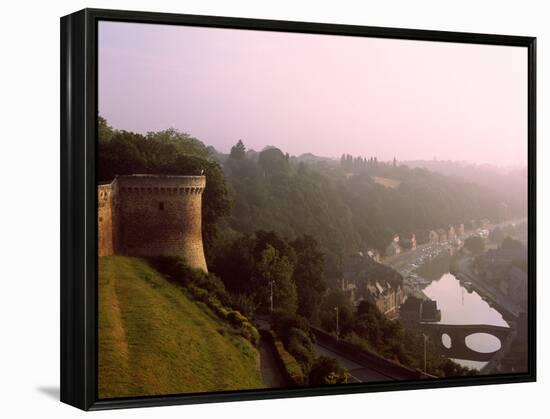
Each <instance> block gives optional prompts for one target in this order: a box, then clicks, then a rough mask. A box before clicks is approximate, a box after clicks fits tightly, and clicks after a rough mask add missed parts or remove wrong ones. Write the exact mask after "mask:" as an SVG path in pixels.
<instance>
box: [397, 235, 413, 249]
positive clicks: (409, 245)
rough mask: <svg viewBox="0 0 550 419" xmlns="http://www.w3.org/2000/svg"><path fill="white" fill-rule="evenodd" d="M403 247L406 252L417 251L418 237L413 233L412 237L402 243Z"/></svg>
mask: <svg viewBox="0 0 550 419" xmlns="http://www.w3.org/2000/svg"><path fill="white" fill-rule="evenodd" d="M400 244H401V247H402V248H403V249H406V250H415V249H416V235H415V234H414V233H412V234H411V235H410V236H408V237H406V238H405V239H403V240H401V241H400Z"/></svg>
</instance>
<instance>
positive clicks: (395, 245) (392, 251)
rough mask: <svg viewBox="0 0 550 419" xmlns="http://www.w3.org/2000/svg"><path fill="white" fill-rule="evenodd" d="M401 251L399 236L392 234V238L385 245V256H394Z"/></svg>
mask: <svg viewBox="0 0 550 419" xmlns="http://www.w3.org/2000/svg"><path fill="white" fill-rule="evenodd" d="M400 253H401V246H400V245H399V236H397V235H396V236H393V240H392V241H391V243H390V244H389V245H388V247H386V256H395V255H398V254H400Z"/></svg>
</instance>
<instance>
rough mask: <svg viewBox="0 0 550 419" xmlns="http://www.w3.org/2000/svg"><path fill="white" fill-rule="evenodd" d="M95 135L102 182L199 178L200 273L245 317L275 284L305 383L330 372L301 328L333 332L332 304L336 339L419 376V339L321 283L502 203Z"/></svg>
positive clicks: (163, 137) (452, 370)
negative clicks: (337, 316) (424, 232)
mask: <svg viewBox="0 0 550 419" xmlns="http://www.w3.org/2000/svg"><path fill="white" fill-rule="evenodd" d="M98 128H99V129H98V133H99V148H98V177H99V181H100V182H108V181H111V180H112V179H113V178H114V177H115V176H116V175H123V174H136V173H155V174H181V175H196V174H199V173H201V171H204V173H205V175H206V176H207V186H206V189H205V192H204V195H203V240H204V245H205V253H206V258H207V262H208V266H209V270H210V271H211V274H209V275H211V276H212V278H218V279H212V281H213V282H214V283H216V284H219V285H220V287H221V288H223V290H221V291H219V290H218V291H219V293H220V296H223V300H224V301H226V302H229V303H230V305H231V306H232V307H234V308H237V309H238V310H239V311H240V312H242V313H244V314H245V315H248V316H250V315H254V314H255V313H262V312H264V313H265V312H267V311H268V309H269V304H270V299H269V295H270V287H271V286H273V284H276V286H274V307H275V309H276V312H277V313H278V314H277V316H276V318H277V319H279V320H278V321H277V322H276V323H275V329H276V330H277V332H278V335H279V337H280V338H281V339H282V340H283V342H284V344H285V347H286V348H287V349H288V351H289V352H290V353H291V354H292V355H293V356H294V357H295V358H296V359H297V360H298V361H299V362H300V365H301V368H302V369H303V371H302V372H303V373H304V374H305V375H306V376H307V374H313V376H314V377H317V375H318V374H319V371H320V370H323V368H327V362H328V361H326V360H322V362H321V361H320V362H321V364H319V365H317V366H315V365H314V361H313V355H312V352H311V341H310V338H309V335H308V333H309V332H308V327H309V325H317V326H321V327H324V328H325V329H326V330H329V331H330V329H331V327H332V326H331V325H333V324H334V319H333V317H334V310H333V308H334V306H335V304H336V305H338V306H340V307H341V322H342V333H343V335H344V336H348V337H349V338H350V339H353V340H354V341H356V342H357V343H358V344H360V345H362V346H364V347H366V348H368V349H369V350H372V351H374V352H377V353H379V354H381V355H383V356H385V357H388V358H391V359H394V360H396V361H398V362H401V363H403V364H404V365H408V366H411V367H415V368H417V367H419V365H417V364H418V360H419V359H422V354H421V349H422V344H421V341H420V339H419V338H418V337H416V336H413V335H410V334H408V333H406V332H405V331H404V330H403V329H402V327H401V326H400V324H399V323H396V322H390V321H388V320H387V319H385V317H384V316H383V315H381V314H380V313H379V312H378V311H377V309H376V307H374V306H369V304H368V303H364V304H363V305H362V306H360V307H359V308H358V309H355V308H353V307H351V306H350V305H349V304H348V303H346V302H345V298H343V296H342V295H341V293H339V292H338V291H337V290H329V289H328V287H327V285H326V283H327V281H326V280H325V279H326V278H327V277H329V278H330V277H332V278H333V277H338V276H339V274H340V273H341V271H342V269H343V266H342V263H343V261H344V260H345V259H346V257H347V256H349V255H350V254H354V253H357V252H358V251H365V250H367V249H370V248H376V249H378V250H380V251H381V252H382V253H383V251H384V249H385V247H386V246H387V244H388V243H389V242H390V240H391V239H392V237H393V235H394V234H399V235H406V234H410V233H412V232H414V231H417V230H419V229H434V228H439V227H446V226H447V225H449V224H457V223H461V222H464V223H468V222H469V221H470V220H473V219H481V218H489V219H496V218H497V217H499V214H498V212H497V209H496V208H498V204H499V203H500V202H501V199H502V198H501V197H500V196H496V195H495V194H494V193H492V192H491V191H490V190H489V189H487V188H485V187H482V186H478V185H475V184H473V183H468V182H465V181H461V180H458V179H456V178H451V177H448V176H444V175H441V174H436V173H433V172H430V171H428V170H426V169H411V168H408V167H406V166H403V165H400V164H398V162H397V160H395V159H394V160H393V161H392V162H387V163H386V162H379V161H378V159H377V158H376V157H369V158H363V157H352V156H350V155H347V154H344V155H343V156H342V158H341V159H339V160H329V159H323V158H317V157H315V156H314V155H311V154H310V155H304V156H300V157H291V156H289V155H288V154H286V153H284V152H283V151H281V150H279V149H277V148H274V147H270V148H266V149H264V150H263V151H261V152H255V151H253V150H247V149H246V146H245V144H244V143H243V142H242V141H238V142H237V143H236V144H235V146H234V147H233V148H232V149H231V152H230V154H228V155H224V154H222V153H219V152H218V151H216V150H215V149H214V148H212V147H207V146H206V145H205V144H203V143H202V142H201V141H199V140H198V139H196V138H193V137H191V136H189V135H187V134H184V133H181V132H179V131H177V130H175V129H168V130H165V131H160V132H153V133H148V134H146V135H142V134H137V133H131V132H126V131H118V130H114V129H112V128H111V127H110V126H109V125H108V123H107V121H106V120H105V119H103V118H101V117H100V118H99V122H98ZM509 208H513V206H512V205H510V206H509ZM206 282H208V281H206ZM220 298H221V297H220ZM429 365H430V368H429V372H432V373H434V374H437V375H457V374H464V373H468V371H467V369H462V368H460V367H459V366H458V365H457V364H454V363H452V362H451V361H449V360H442V359H441V358H440V357H438V356H435V355H434V357H433V359H431V360H430V362H429ZM316 374H317V375H316ZM314 380H318V378H314Z"/></svg>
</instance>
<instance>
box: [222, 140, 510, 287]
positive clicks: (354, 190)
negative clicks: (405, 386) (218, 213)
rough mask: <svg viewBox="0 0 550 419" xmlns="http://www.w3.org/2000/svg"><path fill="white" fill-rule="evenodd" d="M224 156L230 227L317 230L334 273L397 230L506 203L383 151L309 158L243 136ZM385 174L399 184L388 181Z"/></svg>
mask: <svg viewBox="0 0 550 419" xmlns="http://www.w3.org/2000/svg"><path fill="white" fill-rule="evenodd" d="M220 160H221V159H220ZM222 163H223V170H224V174H225V176H226V182H227V187H228V191H229V195H230V197H231V200H232V201H233V208H232V211H231V214H230V215H229V216H228V217H226V218H224V221H225V223H226V226H228V227H229V228H231V229H232V230H234V231H239V232H246V233H252V232H254V231H256V230H258V229H266V230H274V231H277V232H280V233H281V234H282V235H284V236H287V237H296V236H298V235H302V234H308V235H311V236H314V237H316V238H317V240H318V241H319V243H320V245H321V248H322V251H323V253H325V255H326V258H325V260H326V266H325V267H326V269H327V275H329V276H332V275H334V276H336V275H338V273H339V272H340V271H341V269H342V263H341V262H342V260H344V259H345V257H346V256H347V255H349V254H351V253H355V252H357V251H363V252H364V251H365V250H367V249H369V248H374V249H377V250H379V251H380V252H381V253H382V254H384V252H385V249H386V247H387V245H388V244H389V243H390V241H391V239H392V238H393V236H394V235H395V234H398V235H401V236H405V235H408V234H410V233H412V232H415V231H418V230H424V229H437V228H446V227H447V226H448V225H450V224H458V223H465V224H466V225H467V224H468V223H469V222H470V220H474V219H475V220H479V219H481V218H489V219H495V218H496V216H497V211H498V203H499V202H500V201H499V197H498V196H496V195H495V194H494V193H492V192H491V191H490V190H489V189H487V188H483V187H480V186H477V185H474V184H472V183H467V182H463V181H460V180H458V179H453V178H449V177H446V176H444V175H440V174H435V173H431V172H429V171H427V170H425V169H410V168H408V167H405V166H400V165H398V164H397V161H396V160H394V161H392V162H388V163H385V162H380V161H378V159H377V158H376V157H371V158H369V159H367V158H359V157H352V156H351V155H344V156H342V159H341V161H340V164H337V165H334V164H333V165H330V164H325V163H324V162H321V163H312V164H308V163H304V162H300V161H299V160H296V159H293V158H289V156H288V154H285V153H283V152H282V151H281V150H279V149H277V148H269V149H266V150H263V151H261V152H260V153H252V152H250V151H247V150H246V147H245V145H244V144H243V143H242V142H238V143H237V144H236V145H235V146H234V147H233V149H232V150H231V153H230V154H229V156H228V157H227V158H225V159H224V160H223V162H222ZM380 177H385V178H388V179H391V181H393V182H394V183H395V184H396V185H398V186H396V187H388V186H384V185H383V184H380V183H379V182H377V179H378V178H380Z"/></svg>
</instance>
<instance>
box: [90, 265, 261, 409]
mask: <svg viewBox="0 0 550 419" xmlns="http://www.w3.org/2000/svg"><path fill="white" fill-rule="evenodd" d="M98 333H99V353H98V358H99V359H98V361H99V376H98V384H99V389H98V391H99V397H100V398H112V397H130V396H144V395H160V394H176V393H195V392H205V391H220V390H236V389H251V388H262V387H264V384H263V383H262V379H261V375H260V369H259V362H258V357H259V355H258V351H257V350H256V348H254V346H252V345H251V344H250V343H249V342H248V341H247V340H246V339H244V338H242V337H241V336H239V335H238V333H237V332H235V331H234V330H233V329H232V328H231V327H230V326H229V325H228V324H227V323H224V322H222V321H220V320H218V318H217V317H216V316H215V315H214V314H213V313H212V312H211V311H210V310H209V309H208V308H207V307H206V305H204V304H197V303H195V302H193V301H192V300H190V299H189V298H188V297H187V296H186V295H185V293H184V292H183V290H182V289H181V288H179V287H178V286H176V285H174V284H172V283H170V282H168V281H167V280H166V279H164V278H163V277H162V276H161V275H160V274H159V273H158V272H157V271H155V270H154V269H153V268H152V267H151V266H150V265H149V264H148V263H147V262H145V261H144V260H142V259H138V258H129V257H122V256H109V257H101V258H99V330H98Z"/></svg>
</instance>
